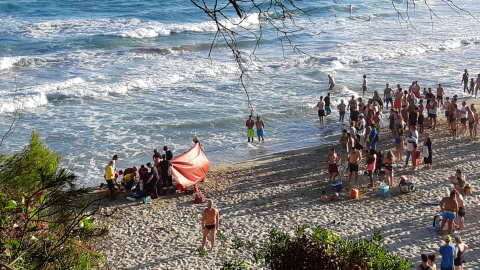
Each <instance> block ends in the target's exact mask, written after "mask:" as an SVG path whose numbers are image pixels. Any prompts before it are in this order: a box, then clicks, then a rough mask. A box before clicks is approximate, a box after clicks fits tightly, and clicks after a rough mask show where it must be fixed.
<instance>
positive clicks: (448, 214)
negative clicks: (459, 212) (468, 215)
mask: <svg viewBox="0 0 480 270" xmlns="http://www.w3.org/2000/svg"><path fill="white" fill-rule="evenodd" d="M442 217H443V218H448V219H452V220H453V219H455V212H452V211H443V214H442Z"/></svg>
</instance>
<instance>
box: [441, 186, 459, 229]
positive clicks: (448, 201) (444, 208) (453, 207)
mask: <svg viewBox="0 0 480 270" xmlns="http://www.w3.org/2000/svg"><path fill="white" fill-rule="evenodd" d="M456 195H457V192H455V190H452V191H451V192H450V197H445V198H443V199H442V200H441V201H440V211H441V212H442V217H443V218H442V224H441V225H440V229H439V230H438V233H442V232H443V227H445V223H447V222H448V233H449V234H451V233H452V232H453V221H454V220H455V215H456V213H457V212H458V203H457V201H456V197H457V196H456Z"/></svg>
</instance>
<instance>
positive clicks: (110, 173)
mask: <svg viewBox="0 0 480 270" xmlns="http://www.w3.org/2000/svg"><path fill="white" fill-rule="evenodd" d="M114 178H115V171H114V170H113V167H112V166H110V165H107V167H105V179H107V180H113V179H114Z"/></svg>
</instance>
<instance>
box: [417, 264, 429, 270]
mask: <svg viewBox="0 0 480 270" xmlns="http://www.w3.org/2000/svg"><path fill="white" fill-rule="evenodd" d="M419 267H420V269H422V270H430V269H431V267H430V265H425V266H423V264H420V265H419Z"/></svg>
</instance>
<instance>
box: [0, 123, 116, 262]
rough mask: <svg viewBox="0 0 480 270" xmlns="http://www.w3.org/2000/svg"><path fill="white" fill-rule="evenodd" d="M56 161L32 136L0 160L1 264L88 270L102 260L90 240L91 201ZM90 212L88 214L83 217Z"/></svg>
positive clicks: (95, 231) (95, 230) (94, 230)
mask: <svg viewBox="0 0 480 270" xmlns="http://www.w3.org/2000/svg"><path fill="white" fill-rule="evenodd" d="M60 160H61V158H60V156H59V155H57V154H56V153H54V152H52V151H51V150H50V149H48V148H47V147H45V146H44V145H43V144H42V143H41V142H40V140H39V139H38V134H37V133H35V132H32V137H31V140H30V143H29V145H28V146H27V147H25V148H24V149H23V151H21V152H19V153H14V154H13V155H11V156H9V157H8V156H6V155H2V156H1V157H0V183H1V185H0V217H1V220H0V221H1V223H0V231H1V232H2V233H1V234H0V264H3V265H5V266H7V267H9V268H12V269H92V268H95V266H96V265H97V264H98V263H99V262H100V261H101V259H102V256H101V255H100V254H98V253H96V252H95V250H94V248H93V245H92V243H91V240H92V238H93V237H95V236H100V235H103V234H105V233H106V232H108V229H107V228H104V227H100V228H96V227H94V226H93V225H92V223H93V221H94V218H93V217H92V214H93V213H94V211H87V209H89V208H91V206H92V205H93V204H94V203H95V202H96V201H95V200H90V199H89V198H88V194H89V192H90V191H91V190H90V189H88V188H82V187H79V186H77V184H76V176H75V174H74V173H73V172H71V171H68V170H67V169H64V168H59V167H58V166H59V162H60ZM87 213H89V214H87Z"/></svg>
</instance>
